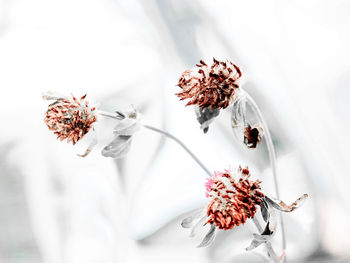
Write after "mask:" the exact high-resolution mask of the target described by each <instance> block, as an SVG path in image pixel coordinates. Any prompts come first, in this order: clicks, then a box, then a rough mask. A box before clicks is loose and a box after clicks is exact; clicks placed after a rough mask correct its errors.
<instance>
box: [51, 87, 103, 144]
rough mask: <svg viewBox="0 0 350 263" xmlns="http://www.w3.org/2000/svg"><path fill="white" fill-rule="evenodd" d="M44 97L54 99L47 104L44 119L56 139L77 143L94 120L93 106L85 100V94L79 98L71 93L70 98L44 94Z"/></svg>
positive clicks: (95, 118)
mask: <svg viewBox="0 0 350 263" xmlns="http://www.w3.org/2000/svg"><path fill="white" fill-rule="evenodd" d="M44 98H45V99H54V100H55V101H54V102H53V103H51V104H50V105H49V106H48V109H47V111H46V114H45V118H44V121H45V123H46V125H47V127H48V128H49V130H52V131H53V132H54V134H56V135H57V139H60V140H61V141H63V140H65V139H67V142H68V143H69V142H72V143H73V145H74V144H76V143H77V141H79V140H80V139H81V138H82V137H83V136H84V135H85V134H86V133H88V132H89V130H90V129H91V127H92V124H93V123H94V122H96V120H97V117H96V113H95V110H96V108H95V107H90V106H89V102H88V101H86V100H85V98H86V94H85V95H84V96H82V97H81V98H80V99H77V98H76V97H74V96H73V95H72V98H71V99H70V98H66V97H51V96H47V95H45V96H44Z"/></svg>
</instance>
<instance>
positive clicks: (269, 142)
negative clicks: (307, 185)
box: [242, 90, 287, 263]
mask: <svg viewBox="0 0 350 263" xmlns="http://www.w3.org/2000/svg"><path fill="white" fill-rule="evenodd" d="M242 92H243V94H244V95H243V96H245V97H246V99H247V100H246V101H247V102H248V104H249V106H250V107H251V108H252V109H253V111H254V112H255V114H256V115H257V116H258V118H259V121H260V122H261V124H262V126H263V127H262V128H263V130H264V133H265V138H266V145H267V150H268V152H269V159H270V165H271V170H272V175H273V181H274V186H275V192H276V197H277V199H280V192H279V186H278V180H277V170H276V153H275V147H274V145H273V142H272V137H271V133H270V130H269V128H268V126H267V124H266V121H265V119H264V117H263V115H262V113H261V111H260V109H259V107H258V105H257V104H256V102H255V101H254V99H253V98H252V97H251V96H250V95H249V94H248V93H247V92H246V91H244V90H242ZM279 218H280V222H281V232H282V249H283V251H286V236H285V229H284V222H283V217H282V215H281V213H279ZM283 262H284V263H286V262H287V258H286V256H285V257H284V258H283Z"/></svg>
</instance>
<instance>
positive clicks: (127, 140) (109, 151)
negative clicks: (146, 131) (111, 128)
mask: <svg viewBox="0 0 350 263" xmlns="http://www.w3.org/2000/svg"><path fill="white" fill-rule="evenodd" d="M131 138H132V137H131V136H124V135H118V136H116V137H115V138H114V140H113V141H112V142H111V143H109V144H108V145H107V146H105V147H104V148H103V150H102V155H103V156H105V157H112V158H116V159H118V158H123V157H125V156H126V155H127V153H128V152H129V150H130V145H131V141H132V140H131Z"/></svg>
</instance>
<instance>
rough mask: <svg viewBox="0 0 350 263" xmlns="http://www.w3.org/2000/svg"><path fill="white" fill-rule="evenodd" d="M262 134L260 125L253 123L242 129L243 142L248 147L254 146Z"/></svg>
mask: <svg viewBox="0 0 350 263" xmlns="http://www.w3.org/2000/svg"><path fill="white" fill-rule="evenodd" d="M262 134H263V129H262V128H261V127H260V125H255V126H253V127H251V126H250V125H249V124H248V125H247V126H246V127H245V130H244V141H243V142H244V144H245V145H247V147H248V148H251V149H252V148H256V146H257V145H258V144H259V143H260V141H261V136H262Z"/></svg>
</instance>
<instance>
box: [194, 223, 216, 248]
mask: <svg viewBox="0 0 350 263" xmlns="http://www.w3.org/2000/svg"><path fill="white" fill-rule="evenodd" d="M215 230H216V228H215V225H214V224H211V225H210V229H209V232H208V233H207V234H206V235H205V237H204V238H203V240H202V242H201V243H200V244H199V245H198V246H197V247H206V246H209V245H210V244H211V242H213V240H214V238H215V233H216V232H215Z"/></svg>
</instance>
